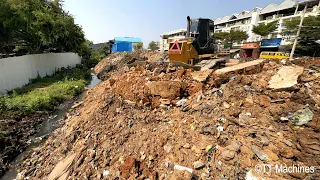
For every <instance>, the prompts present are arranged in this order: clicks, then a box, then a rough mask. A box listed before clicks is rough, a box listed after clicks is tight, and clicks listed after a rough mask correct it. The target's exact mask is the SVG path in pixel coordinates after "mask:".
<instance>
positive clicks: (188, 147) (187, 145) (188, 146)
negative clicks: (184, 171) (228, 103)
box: [183, 143, 191, 149]
mask: <svg viewBox="0 0 320 180" xmlns="http://www.w3.org/2000/svg"><path fill="white" fill-rule="evenodd" d="M183 147H184V148H186V149H190V148H191V146H190V144H189V143H186V144H185V145H183Z"/></svg>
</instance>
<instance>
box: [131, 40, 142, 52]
mask: <svg viewBox="0 0 320 180" xmlns="http://www.w3.org/2000/svg"><path fill="white" fill-rule="evenodd" d="M133 48H134V50H136V51H137V50H142V49H143V43H142V42H139V43H138V44H137V45H135V46H134V47H133Z"/></svg>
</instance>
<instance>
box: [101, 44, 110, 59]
mask: <svg viewBox="0 0 320 180" xmlns="http://www.w3.org/2000/svg"><path fill="white" fill-rule="evenodd" d="M100 51H101V52H102V53H103V54H104V55H105V56H107V55H108V54H109V52H110V47H109V45H107V44H103V45H102V46H101V47H100Z"/></svg>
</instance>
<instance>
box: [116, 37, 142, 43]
mask: <svg viewBox="0 0 320 180" xmlns="http://www.w3.org/2000/svg"><path fill="white" fill-rule="evenodd" d="M114 40H115V41H117V42H119V41H125V42H133V43H139V42H142V40H141V39H140V38H133V37H115V38H114Z"/></svg>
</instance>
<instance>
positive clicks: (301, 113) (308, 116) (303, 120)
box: [288, 108, 313, 126]
mask: <svg viewBox="0 0 320 180" xmlns="http://www.w3.org/2000/svg"><path fill="white" fill-rule="evenodd" d="M288 117H289V119H290V120H291V122H292V123H293V124H294V125H296V126H301V125H304V124H307V123H308V122H309V121H311V120H312V118H313V112H312V111H311V110H310V109H309V108H306V109H303V110H298V111H296V112H295V113H293V114H292V115H289V116H288Z"/></svg>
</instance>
